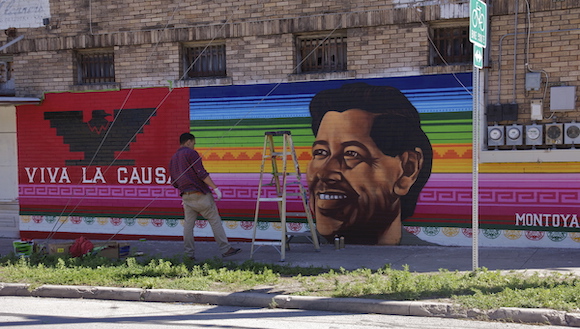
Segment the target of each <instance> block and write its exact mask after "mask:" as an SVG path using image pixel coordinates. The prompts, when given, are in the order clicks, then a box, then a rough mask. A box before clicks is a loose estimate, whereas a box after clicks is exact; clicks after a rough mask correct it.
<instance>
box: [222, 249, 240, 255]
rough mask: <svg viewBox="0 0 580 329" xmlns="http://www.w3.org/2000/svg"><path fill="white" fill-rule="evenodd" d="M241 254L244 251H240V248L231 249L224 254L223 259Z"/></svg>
mask: <svg viewBox="0 0 580 329" xmlns="http://www.w3.org/2000/svg"><path fill="white" fill-rule="evenodd" d="M240 252H242V249H240V248H230V250H228V251H226V252H224V253H223V254H222V257H230V256H233V255H236V254H239V253H240Z"/></svg>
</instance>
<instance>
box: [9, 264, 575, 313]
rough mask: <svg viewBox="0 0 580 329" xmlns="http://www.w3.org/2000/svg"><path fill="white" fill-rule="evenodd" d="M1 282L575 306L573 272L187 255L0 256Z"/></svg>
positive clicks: (467, 304) (490, 306) (476, 304)
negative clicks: (294, 263) (419, 268)
mask: <svg viewBox="0 0 580 329" xmlns="http://www.w3.org/2000/svg"><path fill="white" fill-rule="evenodd" d="M0 282H13V283H14V282H18V283H29V284H31V285H32V286H34V287H36V286H40V285H43V284H57V285H89V286H113V287H134V288H149V289H182V290H212V291H226V292H238V291H262V292H269V293H277V294H294V295H311V296H325V297H358V298H377V299H386V300H446V301H449V300H451V301H453V302H455V303H457V304H459V305H462V306H465V307H474V308H479V309H494V308H498V307H527V308H552V309H556V310H566V311H579V309H580V278H579V277H576V276H574V275H562V274H558V273H553V274H549V275H545V276H543V275H539V274H537V273H534V274H525V273H501V272H499V271H488V270H487V269H485V268H481V269H479V270H477V271H473V272H450V271H447V270H440V271H439V272H437V273H413V272H411V271H409V268H408V267H407V268H405V269H403V270H402V271H400V270H393V269H391V268H390V266H388V265H387V266H385V267H383V268H381V269H379V270H376V271H373V270H370V269H364V268H362V269H357V270H353V271H347V270H345V269H342V268H341V269H337V270H333V269H327V268H317V267H308V268H302V267H291V266H287V265H276V264H262V263H257V262H254V261H246V262H244V263H242V264H237V263H234V262H224V261H223V260H221V259H218V258H215V259H211V260H208V261H205V262H203V263H195V262H192V261H190V260H187V259H177V258H176V259H159V258H145V259H136V258H127V259H125V260H110V259H106V258H102V257H96V256H85V257H82V258H68V257H64V258H61V257H55V256H50V255H44V256H41V255H36V254H35V255H32V256H31V257H30V258H16V257H14V256H7V257H3V258H0Z"/></svg>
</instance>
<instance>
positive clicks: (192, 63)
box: [183, 44, 227, 79]
mask: <svg viewBox="0 0 580 329" xmlns="http://www.w3.org/2000/svg"><path fill="white" fill-rule="evenodd" d="M183 72H184V74H183V76H184V77H185V78H186V79H194V78H207V77H226V76H227V72H226V46H225V44H217V45H209V46H207V45H200V46H184V47H183Z"/></svg>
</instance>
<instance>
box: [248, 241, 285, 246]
mask: <svg viewBox="0 0 580 329" xmlns="http://www.w3.org/2000/svg"><path fill="white" fill-rule="evenodd" d="M254 244H255V245H256V246H281V245H282V243H281V242H280V241H254Z"/></svg>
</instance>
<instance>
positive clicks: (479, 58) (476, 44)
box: [469, 0, 487, 271]
mask: <svg viewBox="0 0 580 329" xmlns="http://www.w3.org/2000/svg"><path fill="white" fill-rule="evenodd" d="M469 41H470V42H471V43H473V88H472V90H473V110H472V125H473V127H472V134H473V135H472V144H471V145H472V147H471V148H472V177H471V181H472V191H471V193H472V194H471V195H472V202H471V233H472V236H471V239H472V257H471V259H472V270H473V271H475V270H477V269H478V268H479V148H480V142H479V141H480V117H479V114H480V113H482V103H483V102H482V100H481V98H482V94H483V87H482V86H481V81H480V78H479V70H480V69H482V68H483V48H485V47H486V41H487V5H486V4H485V3H484V2H482V1H481V0H470V2H469Z"/></svg>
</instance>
